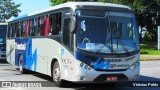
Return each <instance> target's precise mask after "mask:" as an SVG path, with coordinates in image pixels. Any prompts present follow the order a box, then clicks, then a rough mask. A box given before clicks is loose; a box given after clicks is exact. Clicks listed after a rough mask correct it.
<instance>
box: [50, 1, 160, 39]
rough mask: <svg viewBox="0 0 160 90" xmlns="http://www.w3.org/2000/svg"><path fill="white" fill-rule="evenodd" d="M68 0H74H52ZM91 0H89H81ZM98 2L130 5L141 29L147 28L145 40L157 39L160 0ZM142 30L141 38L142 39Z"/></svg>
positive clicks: (54, 3) (53, 2) (57, 2)
mask: <svg viewBox="0 0 160 90" xmlns="http://www.w3.org/2000/svg"><path fill="white" fill-rule="evenodd" d="M67 1H74V0H50V2H51V5H52V6H53V5H57V4H60V3H64V2H67ZM80 1H89V0H80ZM91 1H92V0H91ZM95 1H98V2H109V3H117V4H123V5H127V6H130V7H131V8H132V9H133V10H134V12H135V14H136V16H137V20H138V25H139V27H141V29H143V28H145V29H146V30H147V33H146V35H145V40H147V41H157V26H158V25H160V0H95ZM141 35H142V30H141V33H140V40H142V37H141Z"/></svg>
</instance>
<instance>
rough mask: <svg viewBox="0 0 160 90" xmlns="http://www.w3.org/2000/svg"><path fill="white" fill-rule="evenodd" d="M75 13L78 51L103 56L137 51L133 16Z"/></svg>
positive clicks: (92, 12) (136, 32)
mask: <svg viewBox="0 0 160 90" xmlns="http://www.w3.org/2000/svg"><path fill="white" fill-rule="evenodd" d="M76 13H77V30H76V34H77V48H78V49H81V50H85V51H89V52H93V53H103V54H109V53H110V54H116V53H117V54H119V53H130V52H133V51H136V50H139V40H138V31H137V26H136V21H135V16H134V14H132V13H125V12H111V11H110V12H107V11H89V10H88V11H87V10H78V11H77V12H76Z"/></svg>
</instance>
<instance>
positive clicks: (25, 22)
mask: <svg viewBox="0 0 160 90" xmlns="http://www.w3.org/2000/svg"><path fill="white" fill-rule="evenodd" d="M26 28H27V21H23V22H22V29H21V30H22V33H21V36H22V37H26Z"/></svg>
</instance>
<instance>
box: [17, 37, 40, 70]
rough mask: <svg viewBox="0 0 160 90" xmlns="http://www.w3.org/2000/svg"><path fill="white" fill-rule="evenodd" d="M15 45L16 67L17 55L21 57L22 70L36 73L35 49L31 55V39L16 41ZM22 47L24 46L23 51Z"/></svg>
mask: <svg viewBox="0 0 160 90" xmlns="http://www.w3.org/2000/svg"><path fill="white" fill-rule="evenodd" d="M15 43H16V45H17V46H15V51H16V53H15V54H16V57H15V60H16V65H17V66H18V57H19V54H21V55H22V56H23V66H24V67H23V68H26V69H29V70H32V67H33V66H34V67H33V71H36V66H37V48H36V49H35V50H34V52H33V54H32V39H30V38H29V39H16V40H15ZM23 46H25V50H23V49H24V48H23Z"/></svg>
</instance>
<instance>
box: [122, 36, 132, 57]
mask: <svg viewBox="0 0 160 90" xmlns="http://www.w3.org/2000/svg"><path fill="white" fill-rule="evenodd" d="M119 41H120V43H121V45H122V47H123V48H124V50H125V51H126V53H127V54H128V55H131V53H130V52H129V51H128V49H127V48H126V46H125V45H124V43H123V41H122V40H121V39H119Z"/></svg>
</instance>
